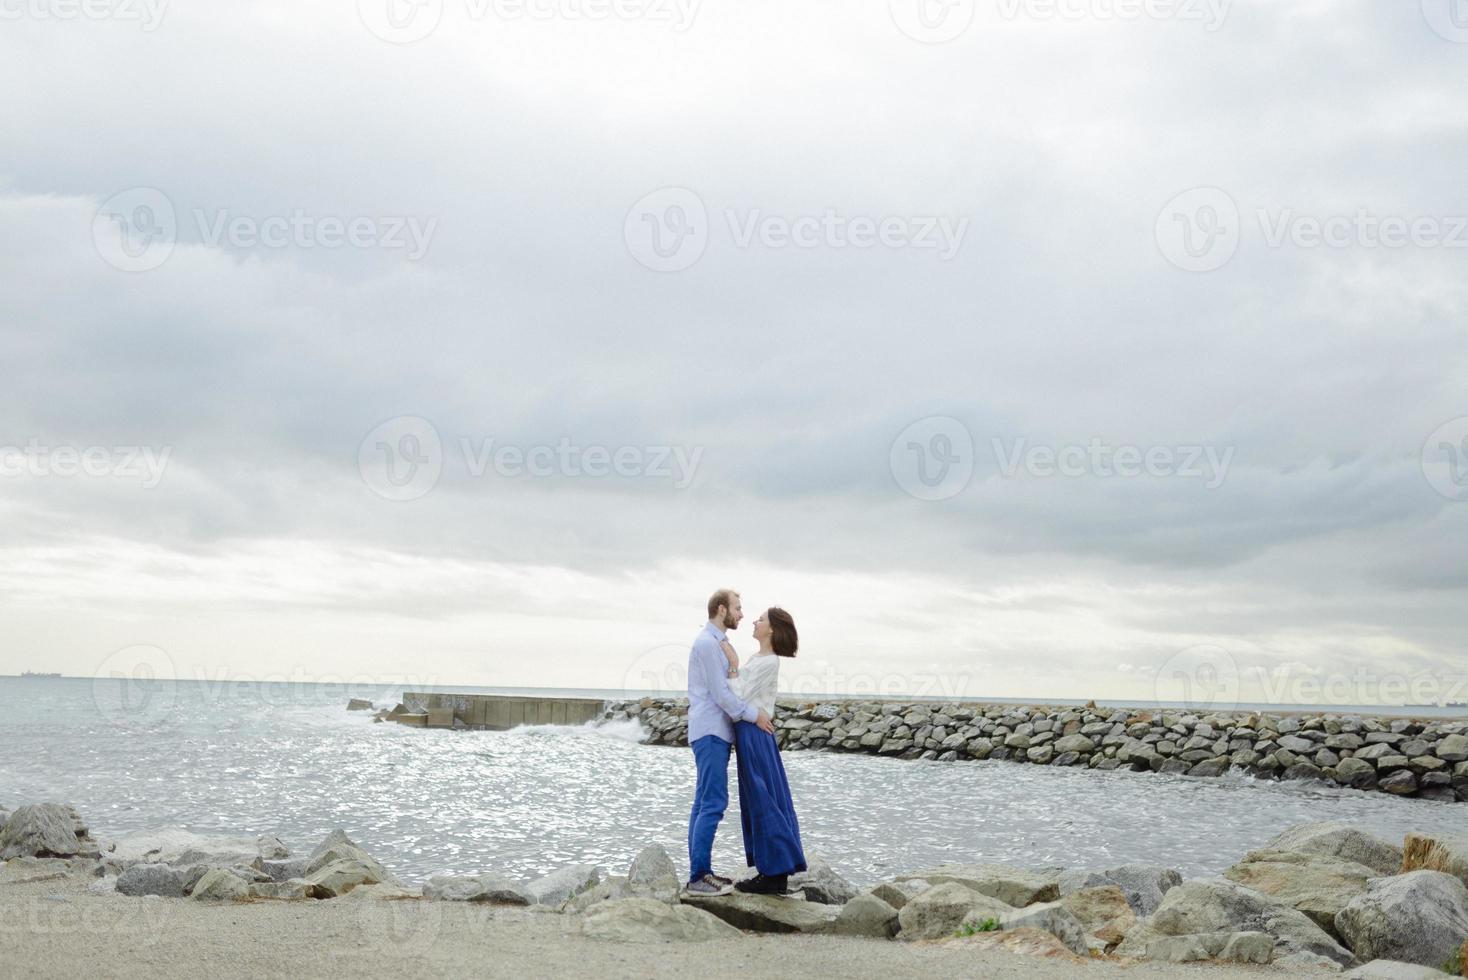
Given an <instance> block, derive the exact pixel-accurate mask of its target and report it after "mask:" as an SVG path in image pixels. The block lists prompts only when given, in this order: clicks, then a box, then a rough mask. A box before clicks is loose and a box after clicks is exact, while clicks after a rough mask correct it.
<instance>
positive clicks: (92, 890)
mask: <svg viewBox="0 0 1468 980" xmlns="http://www.w3.org/2000/svg"><path fill="white" fill-rule="evenodd" d="M87 894H88V895H116V894H117V875H107V876H106V877H105V878H98V879H97V880H96V881H94V882H92V883H91V884H90V885H88V886H87Z"/></svg>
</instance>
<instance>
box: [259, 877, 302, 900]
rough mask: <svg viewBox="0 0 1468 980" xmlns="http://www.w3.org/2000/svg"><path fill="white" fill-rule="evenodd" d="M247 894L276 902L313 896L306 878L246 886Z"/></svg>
mask: <svg viewBox="0 0 1468 980" xmlns="http://www.w3.org/2000/svg"><path fill="white" fill-rule="evenodd" d="M245 894H246V895H247V896H248V897H250V898H267V899H274V900H276V901H285V902H289V901H299V900H301V899H305V898H309V897H310V896H311V890H310V886H309V885H307V884H306V879H304V878H291V879H290V880H289V881H257V882H253V883H251V884H249V885H247V886H246V888H245Z"/></svg>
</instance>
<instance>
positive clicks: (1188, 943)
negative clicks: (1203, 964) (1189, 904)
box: [1147, 932, 1274, 963]
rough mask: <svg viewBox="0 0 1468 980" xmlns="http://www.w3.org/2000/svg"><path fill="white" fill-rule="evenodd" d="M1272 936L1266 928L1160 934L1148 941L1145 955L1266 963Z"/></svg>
mask: <svg viewBox="0 0 1468 980" xmlns="http://www.w3.org/2000/svg"><path fill="white" fill-rule="evenodd" d="M1273 958H1274V937H1273V936H1271V935H1269V934H1268V933H1265V932H1205V933H1198V934H1194V935H1185V936H1162V937H1159V938H1157V939H1153V940H1152V941H1151V942H1149V943H1148V944H1147V959H1149V960H1162V961H1165V962H1168V963H1192V962H1196V961H1199V960H1220V961H1222V962H1225V963H1268V962H1270V961H1271V960H1272V959H1273Z"/></svg>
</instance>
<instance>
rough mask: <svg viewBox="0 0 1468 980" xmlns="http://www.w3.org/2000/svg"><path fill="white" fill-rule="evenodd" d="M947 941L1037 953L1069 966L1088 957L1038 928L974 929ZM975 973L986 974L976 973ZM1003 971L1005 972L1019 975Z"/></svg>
mask: <svg viewBox="0 0 1468 980" xmlns="http://www.w3.org/2000/svg"><path fill="white" fill-rule="evenodd" d="M947 945H951V946H963V947H966V948H971V949H978V950H991V949H999V950H1003V951H1004V952H1006V953H1012V954H1015V955H1018V956H1037V957H1041V958H1044V959H1049V960H1059V961H1060V962H1063V963H1067V964H1070V965H1072V966H1078V965H1083V964H1085V963H1086V962H1087V961H1086V960H1085V959H1083V958H1082V957H1079V956H1077V955H1076V954H1075V953H1072V952H1071V951H1070V950H1069V949H1067V948H1066V946H1065V944H1064V943H1062V942H1061V941H1060V940H1059V939H1057V938H1055V936H1054V935H1053V934H1052V933H1048V932H1045V931H1043V930H1040V929H1004V930H1002V931H997V932H976V933H974V934H973V935H971V936H962V937H959V938H956V939H950V940H948V942H947ZM974 975H975V976H981V975H987V974H978V973H975V974H974ZM1018 975H1021V974H1018V973H1015V974H1011V973H1008V972H1006V973H1005V974H1004V976H1018Z"/></svg>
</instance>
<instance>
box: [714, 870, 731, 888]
mask: <svg viewBox="0 0 1468 980" xmlns="http://www.w3.org/2000/svg"><path fill="white" fill-rule="evenodd" d="M709 877H710V878H712V879H714V880H715V881H717V882H718V883H719V884H721V885H731V886H732V885H733V884H734V879H733V878H726V877H724V876H723V875H716V874H714V873H713V872H712V871H710V872H709Z"/></svg>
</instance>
